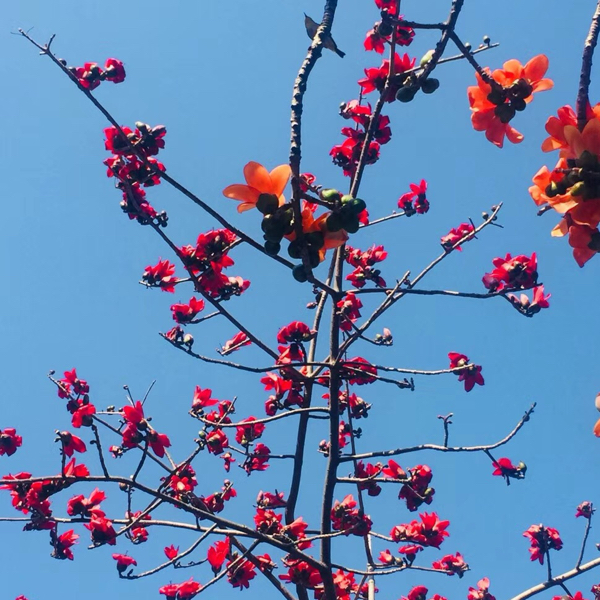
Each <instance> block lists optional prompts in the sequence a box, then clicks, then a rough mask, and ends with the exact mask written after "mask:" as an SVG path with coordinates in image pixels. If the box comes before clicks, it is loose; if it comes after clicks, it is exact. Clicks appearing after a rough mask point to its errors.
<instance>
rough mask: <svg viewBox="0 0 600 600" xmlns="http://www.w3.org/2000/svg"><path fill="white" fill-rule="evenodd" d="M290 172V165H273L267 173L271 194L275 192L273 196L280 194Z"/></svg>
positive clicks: (288, 178)
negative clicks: (269, 179) (269, 178)
mask: <svg viewBox="0 0 600 600" xmlns="http://www.w3.org/2000/svg"><path fill="white" fill-rule="evenodd" d="M291 174H292V171H291V169H290V165H279V166H278V167H275V168H274V169H273V170H272V171H271V173H270V174H269V175H270V177H271V185H272V191H271V194H275V196H281V194H283V190H284V189H285V186H286V185H287V182H288V181H289V180H290V175H291Z"/></svg>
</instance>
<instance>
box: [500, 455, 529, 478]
mask: <svg viewBox="0 0 600 600" xmlns="http://www.w3.org/2000/svg"><path fill="white" fill-rule="evenodd" d="M492 466H493V467H494V472H493V473H492V475H496V476H499V475H501V476H502V477H505V478H506V479H507V480H508V478H509V477H510V478H513V479H523V478H524V477H525V472H526V471H527V466H526V465H525V463H523V462H520V463H519V464H518V465H513V463H512V461H511V460H510V459H509V458H506V457H504V458H499V459H498V460H497V461H495V462H493V463H492Z"/></svg>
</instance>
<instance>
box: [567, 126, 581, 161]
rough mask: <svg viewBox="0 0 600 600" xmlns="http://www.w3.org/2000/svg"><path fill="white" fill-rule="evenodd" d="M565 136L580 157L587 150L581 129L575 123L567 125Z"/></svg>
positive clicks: (575, 153)
mask: <svg viewBox="0 0 600 600" xmlns="http://www.w3.org/2000/svg"><path fill="white" fill-rule="evenodd" d="M564 136H565V140H566V141H567V144H569V147H570V148H571V150H572V151H573V154H574V155H575V156H577V157H578V156H579V155H580V154H581V153H582V152H583V151H584V150H585V146H584V144H583V138H582V137H581V133H579V129H577V127H575V126H574V125H565V130H564Z"/></svg>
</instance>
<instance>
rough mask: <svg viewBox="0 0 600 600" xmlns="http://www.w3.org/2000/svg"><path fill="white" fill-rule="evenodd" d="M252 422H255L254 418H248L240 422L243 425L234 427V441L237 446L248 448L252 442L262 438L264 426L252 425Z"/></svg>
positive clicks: (259, 424) (260, 424)
mask: <svg viewBox="0 0 600 600" xmlns="http://www.w3.org/2000/svg"><path fill="white" fill-rule="evenodd" d="M253 421H256V417H248V418H247V419H244V420H243V421H240V423H244V425H239V426H238V427H236V433H235V441H236V442H237V443H238V444H241V445H242V446H249V445H250V444H251V443H252V442H253V441H254V440H257V439H258V438H259V437H261V436H262V434H263V432H264V430H265V426H264V425H263V424H262V423H256V424H252V422H253Z"/></svg>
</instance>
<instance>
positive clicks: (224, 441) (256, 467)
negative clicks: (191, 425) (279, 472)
mask: <svg viewBox="0 0 600 600" xmlns="http://www.w3.org/2000/svg"><path fill="white" fill-rule="evenodd" d="M211 396H212V390H210V389H204V390H203V389H202V388H200V387H199V386H196V390H195V392H194V399H193V401H192V408H191V411H190V414H191V415H192V416H194V417H195V418H197V419H199V420H200V421H202V422H203V423H204V430H203V431H202V432H201V433H200V437H201V441H202V444H203V445H204V447H205V448H206V449H207V450H208V452H209V453H210V454H214V455H215V456H221V458H223V460H224V461H225V470H226V471H229V469H230V466H231V463H233V462H235V459H234V458H233V457H232V456H231V454H230V453H229V452H225V450H226V449H227V448H229V447H230V446H229V438H228V437H227V434H226V433H225V431H224V430H223V429H224V428H223V427H222V426H223V425H231V424H232V422H231V419H230V418H229V415H230V414H233V413H234V412H235V408H234V406H233V403H232V402H230V401H229V400H217V399H215V398H211ZM211 406H214V407H216V408H215V409H214V410H212V411H210V412H205V409H206V408H208V407H211ZM256 420H257V419H256V417H253V416H250V417H248V418H246V419H243V420H242V421H240V422H239V423H238V424H237V426H236V428H235V430H236V433H235V440H236V442H237V443H238V444H241V445H242V446H243V447H244V449H245V460H244V462H243V464H242V465H241V466H242V468H243V469H244V470H245V471H246V473H248V474H250V473H252V472H253V471H265V470H266V469H268V468H269V458H270V456H271V450H270V448H269V447H268V446H266V445H265V444H262V443H258V444H254V442H255V441H256V440H258V439H259V438H260V437H261V436H262V434H263V432H264V431H265V426H264V424H263V423H260V422H259V423H254V421H256Z"/></svg>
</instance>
